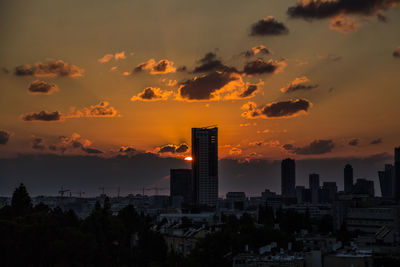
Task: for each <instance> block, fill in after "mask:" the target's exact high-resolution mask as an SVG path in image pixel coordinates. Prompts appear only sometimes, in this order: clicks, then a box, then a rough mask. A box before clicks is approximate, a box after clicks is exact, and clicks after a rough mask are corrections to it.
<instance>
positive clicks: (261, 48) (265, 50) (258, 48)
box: [243, 45, 271, 57]
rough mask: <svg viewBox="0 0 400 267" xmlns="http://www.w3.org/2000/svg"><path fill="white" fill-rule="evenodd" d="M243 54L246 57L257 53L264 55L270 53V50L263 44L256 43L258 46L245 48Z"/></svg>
mask: <svg viewBox="0 0 400 267" xmlns="http://www.w3.org/2000/svg"><path fill="white" fill-rule="evenodd" d="M243 54H244V55H245V56H246V57H251V56H255V55H257V54H264V55H267V54H271V51H270V50H269V49H268V48H266V47H265V46H263V45H258V46H255V47H253V48H251V50H247V51H246V52H244V53H243Z"/></svg>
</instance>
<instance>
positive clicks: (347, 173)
mask: <svg viewBox="0 0 400 267" xmlns="http://www.w3.org/2000/svg"><path fill="white" fill-rule="evenodd" d="M352 191H353V167H351V165H350V164H347V165H346V166H344V192H345V193H346V194H351V193H352Z"/></svg>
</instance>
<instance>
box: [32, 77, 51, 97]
mask: <svg viewBox="0 0 400 267" xmlns="http://www.w3.org/2000/svg"><path fill="white" fill-rule="evenodd" d="M28 91H29V93H32V94H47V95H49V94H52V93H53V92H56V91H58V86H57V85H55V84H52V83H48V82H46V81H40V80H35V81H33V82H31V83H30V85H29V88H28Z"/></svg>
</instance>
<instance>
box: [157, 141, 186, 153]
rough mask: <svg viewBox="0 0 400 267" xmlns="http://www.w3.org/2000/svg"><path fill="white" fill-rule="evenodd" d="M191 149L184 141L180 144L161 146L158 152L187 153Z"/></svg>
mask: <svg viewBox="0 0 400 267" xmlns="http://www.w3.org/2000/svg"><path fill="white" fill-rule="evenodd" d="M188 149H189V147H188V145H187V144H185V143H182V144H180V145H173V144H168V145H165V146H162V147H160V149H159V151H158V153H168V152H169V153H185V152H186V151H187V150H188Z"/></svg>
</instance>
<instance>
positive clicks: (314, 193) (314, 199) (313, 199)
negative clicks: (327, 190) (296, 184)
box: [308, 173, 319, 204]
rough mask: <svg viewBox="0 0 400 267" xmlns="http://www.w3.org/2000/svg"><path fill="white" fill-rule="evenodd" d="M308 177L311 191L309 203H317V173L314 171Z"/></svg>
mask: <svg viewBox="0 0 400 267" xmlns="http://www.w3.org/2000/svg"><path fill="white" fill-rule="evenodd" d="M308 178H309V187H310V191H311V203H312V204H318V203H319V175H318V174H316V173H312V174H310V176H309V177H308Z"/></svg>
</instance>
